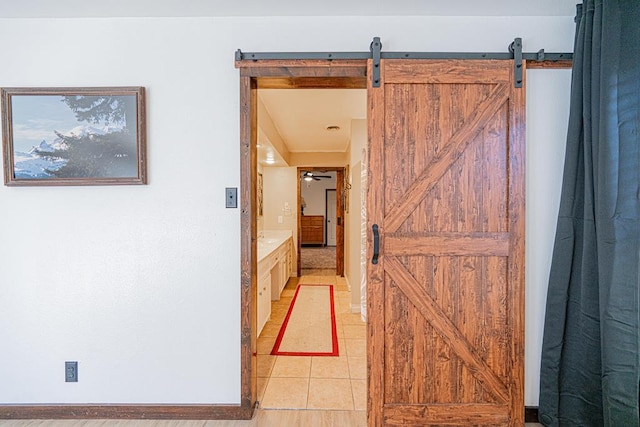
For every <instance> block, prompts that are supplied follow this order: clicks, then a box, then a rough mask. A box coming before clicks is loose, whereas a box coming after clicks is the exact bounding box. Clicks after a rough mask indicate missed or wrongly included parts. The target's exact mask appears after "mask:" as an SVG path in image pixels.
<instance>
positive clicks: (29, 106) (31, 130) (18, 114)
mask: <svg viewBox="0 0 640 427" xmlns="http://www.w3.org/2000/svg"><path fill="white" fill-rule="evenodd" d="M62 99H63V97H62V96H58V95H14V96H12V97H11V115H12V123H13V146H14V149H15V151H29V149H31V147H33V146H34V145H38V144H40V142H41V141H42V140H45V141H47V142H49V143H51V142H52V141H53V140H54V139H56V134H55V133H54V132H53V131H54V130H56V131H58V132H62V133H64V132H67V131H68V130H69V129H73V128H74V127H75V126H78V125H79V124H81V122H78V120H77V119H76V116H75V114H73V112H72V111H71V109H70V108H69V107H68V106H67V104H65V103H64V102H63V101H62Z"/></svg>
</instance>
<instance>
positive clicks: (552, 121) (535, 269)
mask: <svg viewBox="0 0 640 427" xmlns="http://www.w3.org/2000/svg"><path fill="white" fill-rule="evenodd" d="M570 86H571V70H529V71H528V72H527V184H526V185H527V200H526V203H527V205H526V206H527V209H526V212H527V213H526V227H527V231H526V249H525V250H526V256H525V259H526V261H525V264H526V270H525V274H526V280H525V283H526V289H525V301H526V311H525V330H526V333H525V351H526V358H525V392H526V393H525V396H526V400H527V404H528V405H530V406H537V405H538V391H539V387H540V376H539V373H540V352H541V348H542V329H543V327H544V312H545V304H546V299H547V284H548V280H549V269H550V268H551V255H552V251H553V240H554V237H555V231H556V222H557V219H558V206H559V205H560V186H561V184H562V171H563V167H564V152H565V147H566V135H567V123H568V121H569V89H570ZM544 123H546V126H545V125H544Z"/></svg>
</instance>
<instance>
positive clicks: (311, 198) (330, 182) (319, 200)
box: [300, 172, 336, 220]
mask: <svg viewBox="0 0 640 427" xmlns="http://www.w3.org/2000/svg"><path fill="white" fill-rule="evenodd" d="M314 174H316V175H324V176H330V177H331V178H320V181H315V180H314V181H310V182H308V181H300V196H302V197H303V198H304V201H305V202H306V204H307V207H306V208H304V214H305V215H322V216H325V217H326V207H327V196H326V194H327V190H335V189H336V173H335V172H327V173H323V172H314ZM325 220H326V218H325Z"/></svg>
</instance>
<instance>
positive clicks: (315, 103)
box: [258, 89, 367, 153]
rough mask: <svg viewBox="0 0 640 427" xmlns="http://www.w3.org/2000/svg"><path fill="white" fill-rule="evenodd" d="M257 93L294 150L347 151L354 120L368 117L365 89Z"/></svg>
mask: <svg viewBox="0 0 640 427" xmlns="http://www.w3.org/2000/svg"><path fill="white" fill-rule="evenodd" d="M258 96H259V97H260V99H261V101H262V102H263V103H264V106H265V108H266V109H267V112H268V113H269V115H270V116H271V119H272V120H273V122H274V123H275V125H276V128H277V129H278V132H279V133H280V136H281V137H282V139H283V140H284V142H285V144H286V145H287V148H288V149H289V152H292V153H303V152H340V153H344V152H345V151H346V150H347V147H348V145H349V141H350V139H351V120H352V119H365V118H366V109H367V91H366V90H365V89H296V90H291V89H261V90H259V91H258ZM336 126H337V127H338V128H339V129H335V127H336ZM328 127H334V128H333V129H331V128H330V129H327V128H328Z"/></svg>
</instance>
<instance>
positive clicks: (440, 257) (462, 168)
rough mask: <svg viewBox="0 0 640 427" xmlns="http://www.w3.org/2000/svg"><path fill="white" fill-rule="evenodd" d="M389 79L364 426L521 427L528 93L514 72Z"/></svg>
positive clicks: (464, 65) (402, 65)
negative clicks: (526, 99)
mask: <svg viewBox="0 0 640 427" xmlns="http://www.w3.org/2000/svg"><path fill="white" fill-rule="evenodd" d="M380 73H381V80H380V82H381V84H380V87H378V88H375V87H372V84H371V83H369V87H368V92H369V101H368V102H369V105H368V121H369V148H370V155H369V171H370V172H369V193H368V220H367V221H368V228H369V239H368V245H367V251H368V256H369V261H368V262H369V266H368V310H369V312H368V317H369V324H368V338H367V339H368V342H367V346H368V374H369V399H368V416H369V418H368V420H369V426H371V427H378V426H382V425H414V426H451V425H458V426H523V425H524V398H523V393H524V385H523V382H524V379H523V375H524V374H523V372H524V369H523V365H524V350H523V346H524V312H523V310H524V304H523V301H524V289H523V287H524V180H525V176H524V172H525V171H524V166H525V147H524V114H525V113H524V108H525V105H524V90H525V89H524V87H522V88H515V87H514V82H513V62H512V61H508V60H502V61H497V60H467V61H462V60H391V59H388V60H382V64H381V69H380ZM369 75H371V61H370V64H369ZM374 225H376V226H377V229H378V234H379V238H378V239H377V240H378V243H379V245H378V246H379V254H380V255H379V258H378V259H377V263H373V262H372V259H373V257H374V253H373V251H374V246H375V240H376V239H375V238H374V237H373V228H374Z"/></svg>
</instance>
